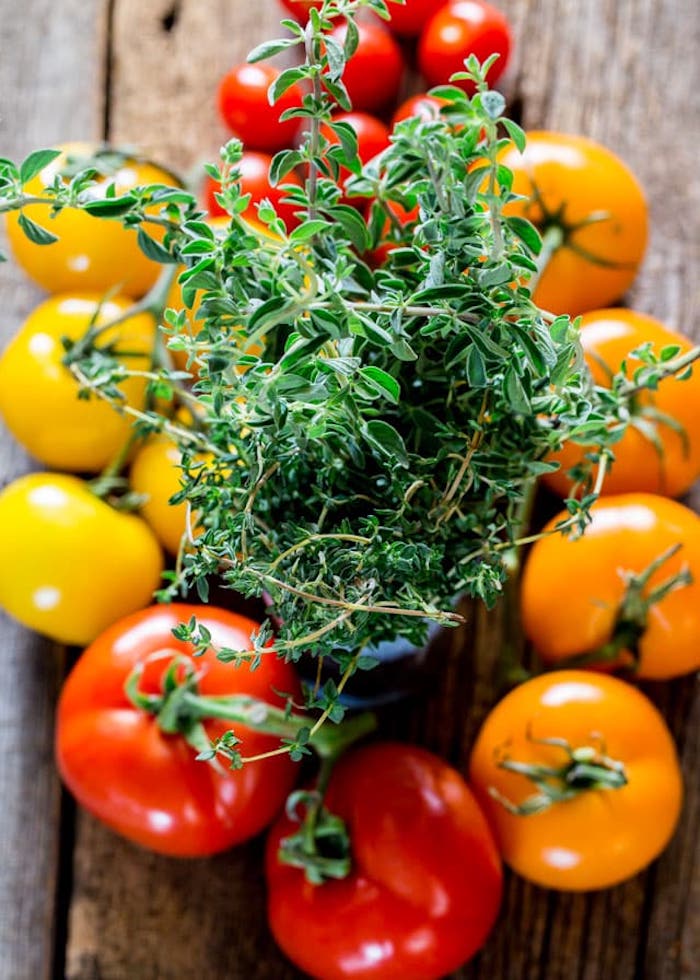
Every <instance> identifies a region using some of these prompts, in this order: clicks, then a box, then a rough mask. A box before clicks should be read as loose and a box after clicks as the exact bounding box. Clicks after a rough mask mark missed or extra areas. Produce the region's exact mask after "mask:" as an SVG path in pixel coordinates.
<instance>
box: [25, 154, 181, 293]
mask: <svg viewBox="0 0 700 980" xmlns="http://www.w3.org/2000/svg"><path fill="white" fill-rule="evenodd" d="M56 149H59V150H61V151H62V154H61V156H59V157H57V158H56V159H55V160H54V161H53V162H52V163H50V164H49V165H48V166H47V167H44V169H43V170H42V171H41V173H40V174H38V175H37V176H36V177H34V178H33V179H32V180H30V181H29V182H28V183H27V184H26V185H25V188H24V190H25V193H27V194H30V195H32V196H37V197H41V196H42V191H43V189H44V187H46V186H48V185H51V184H52V183H53V181H54V179H55V177H56V176H57V175H58V174H59V173H60V171H61V168H62V167H64V166H65V164H66V157H67V156H76V157H83V156H85V157H89V156H90V155H91V154H93V153H94V152H95V151H96V150H97V149H98V147H97V146H96V145H92V144H88V143H64V144H60V145H59V146H57V147H56ZM111 184H114V185H115V188H116V193H117V195H119V194H123V193H125V192H126V191H128V190H130V189H131V188H132V187H136V186H141V185H147V184H167V185H168V186H170V187H179V186H180V184H179V182H178V181H177V179H176V178H175V177H174V176H173V175H172V174H170V173H168V172H167V171H165V170H162V169H161V168H160V167H157V166H155V165H154V164H151V163H143V162H140V161H135V160H128V159H127V160H125V161H124V163H123V165H122V166H120V167H119V168H118V170H117V171H116V173H115V174H114V175H112V176H110V177H105V178H102V179H100V180H99V181H98V184H97V185H96V187H95V188H94V189H93V193H94V194H95V195H98V194H100V195H104V194H105V193H106V191H107V188H108V187H109V186H110V185H111ZM50 210H51V208H50V205H48V204H28V205H26V206H25V207H24V208H23V209H22V211H23V213H24V214H25V215H26V216H27V217H28V218H31V219H32V221H36V222H37V223H38V224H40V225H42V226H43V227H44V228H46V229H48V231H50V232H52V233H53V234H54V235H58V241H57V242H53V243H52V244H51V245H36V244H35V243H34V242H31V241H30V240H29V239H28V238H27V237H26V235H25V234H24V232H23V231H22V229H21V228H20V226H19V221H18V217H19V212H17V213H12V214H8V215H7V237H8V240H9V243H10V247H11V249H12V252H13V255H14V257H15V259H16V260H17V264H18V265H19V266H21V268H22V269H23V270H24V272H25V273H26V274H27V275H28V276H29V277H30V278H31V279H33V280H34V281H35V282H36V283H38V284H39V285H40V286H41V287H42V288H43V289H45V290H46V291H47V292H49V293H69V292H91V293H99V294H100V295H104V294H105V293H107V292H108V291H109V290H111V289H113V288H114V287H115V286H116V287H117V288H118V289H119V292H120V293H123V294H124V295H126V296H130V297H132V298H133V299H137V298H138V297H140V296H143V295H144V293H147V292H148V290H149V289H150V288H151V286H152V285H153V284H154V283H155V281H156V279H157V278H158V274H159V273H160V271H161V269H162V266H161V265H159V264H158V263H157V262H154V261H153V260H152V259H149V258H146V256H145V255H144V253H143V252H142V251H141V249H140V248H139V246H138V243H137V239H136V230H135V229H133V228H124V227H123V226H122V225H121V224H120V223H119V222H118V221H105V220H103V219H100V218H96V217H92V216H91V215H89V214H88V213H87V212H85V211H79V210H76V209H74V208H65V209H64V210H63V211H61V213H60V214H58V215H56V217H54V218H51V217H50V216H49V212H50ZM145 227H146V230H147V231H148V234H149V235H151V236H152V237H155V238H158V237H159V233H158V231H154V230H153V228H152V227H151V226H150V225H147V226H145ZM161 237H162V236H161Z"/></svg>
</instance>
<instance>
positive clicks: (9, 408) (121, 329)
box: [0, 293, 156, 472]
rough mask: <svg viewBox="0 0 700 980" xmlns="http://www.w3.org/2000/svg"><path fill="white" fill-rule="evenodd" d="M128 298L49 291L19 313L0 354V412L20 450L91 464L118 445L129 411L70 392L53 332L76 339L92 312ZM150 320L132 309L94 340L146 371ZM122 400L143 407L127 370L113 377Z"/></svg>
mask: <svg viewBox="0 0 700 980" xmlns="http://www.w3.org/2000/svg"><path fill="white" fill-rule="evenodd" d="M130 305H131V301H130V300H129V299H127V298H125V297H119V296H117V297H114V298H113V299H110V300H107V301H105V302H104V303H102V304H101V305H100V297H99V296H98V295H97V294H89V293H81V294H77V295H68V296H54V297H52V298H51V299H48V300H46V301H45V302H43V303H41V304H40V305H39V306H38V307H37V308H36V309H35V310H34V312H33V313H31V314H30V315H29V317H28V318H27V319H26V320H25V322H24V324H23V325H22V327H21V329H20V330H19V332H18V333H17V334H16V335H15V336H14V338H13V339H12V340H11V341H10V343H9V345H8V346H7V348H6V350H5V351H4V353H3V354H2V356H1V357H0V414H1V415H2V416H3V418H4V420H5V424H6V425H7V427H8V429H9V430H10V432H12V434H13V435H14V436H15V438H16V439H17V440H18V441H19V442H20V443H21V444H22V445H23V446H24V448H25V449H26V450H27V452H29V453H31V455H32V456H34V457H36V459H39V460H41V462H42V463H45V464H46V465H47V466H54V467H56V468H58V469H63V470H71V471H72V472H82V471H87V472H97V471H98V470H101V469H102V468H103V467H104V466H106V465H107V463H109V461H110V460H111V459H112V458H113V457H114V456H115V454H116V453H117V452H118V451H119V450H120V449H121V448H122V446H123V445H124V442H125V441H126V439H127V438H128V436H129V433H130V430H131V419H130V418H129V417H128V416H127V415H122V414H119V413H117V411H115V409H114V408H112V406H111V405H110V404H108V403H107V402H106V401H103V400H102V399H101V398H99V397H98V396H95V395H93V396H91V397H90V399H89V400H88V401H85V400H83V399H78V392H79V390H80V385H79V383H78V381H77V380H76V378H75V377H74V376H73V374H72V373H71V372H70V370H69V369H68V368H67V367H64V365H63V364H62V363H61V361H62V358H63V356H64V354H65V350H64V348H63V345H62V344H61V339H62V338H63V337H67V338H69V339H71V340H77V339H78V338H80V337H81V336H83V334H84V333H85V332H86V331H87V329H88V326H89V324H90V321H91V319H92V317H93V316H95V314H96V313H98V310H99V313H98V315H97V319H96V324H97V325H98V326H99V325H100V324H104V323H109V322H110V321H111V320H114V319H116V318H117V317H119V316H122V315H123V314H124V313H125V312H126V311H127V310H128V309H129V306H130ZM155 331H156V324H155V321H154V320H153V317H151V316H150V315H148V314H145V313H140V314H137V315H135V316H133V317H130V318H129V319H128V320H125V321H124V322H123V323H120V324H118V325H117V326H116V327H114V328H112V329H109V330H106V331H105V333H104V334H102V335H101V336H100V337H99V339H98V343H99V344H103V343H109V342H110V341H112V342H115V343H116V347H115V352H116V353H117V354H118V353H119V352H120V351H129V352H130V354H132V353H137V354H138V356H137V357H133V356H130V357H129V358H128V360H127V359H126V358H123V359H122V361H123V363H124V364H125V365H127V366H128V367H129V368H131V369H133V370H141V371H147V370H148V369H149V367H150V362H151V351H152V349H153V344H154V341H155ZM119 389H120V391H122V392H123V394H124V397H125V403H126V404H128V405H132V406H135V407H138V408H142V407H143V403H144V397H145V391H146V381H145V380H144V379H143V378H128V379H127V380H125V381H123V382H122V383H121V384H120V385H119Z"/></svg>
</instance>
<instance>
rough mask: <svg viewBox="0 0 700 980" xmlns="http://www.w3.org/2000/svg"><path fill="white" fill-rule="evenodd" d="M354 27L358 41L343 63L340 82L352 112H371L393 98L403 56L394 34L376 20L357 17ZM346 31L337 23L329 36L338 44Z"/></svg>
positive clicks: (401, 70) (400, 75)
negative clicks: (348, 99) (354, 50)
mask: <svg viewBox="0 0 700 980" xmlns="http://www.w3.org/2000/svg"><path fill="white" fill-rule="evenodd" d="M357 30H358V33H359V45H358V48H357V51H356V52H355V54H353V56H352V57H351V58H350V59H349V61H348V62H347V64H346V65H345V71H344V72H343V83H344V85H345V87H346V88H347V90H348V95H349V96H350V101H351V102H352V107H353V109H354V110H355V111H356V112H358V111H360V112H375V111H379V110H381V109H384V108H386V106H387V105H392V104H394V103H395V102H396V98H397V96H398V94H399V88H400V86H401V79H402V76H403V69H404V62H403V56H402V54H401V48H400V47H399V46H398V44H397V43H396V41H395V40H394V38H393V37H392V36H391V34H389V32H388V31H386V30H385V29H384V28H383V27H382V26H381V25H380V24H379V23H373V22H372V21H360V22H359V23H358V24H357ZM346 34H347V26H346V25H345V24H338V26H337V27H335V28H334V29H333V31H332V34H331V37H333V38H334V39H335V40H336V41H337V42H338V44H341V45H342V44H344V43H345V36H346Z"/></svg>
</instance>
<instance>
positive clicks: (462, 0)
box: [418, 0, 511, 94]
mask: <svg viewBox="0 0 700 980" xmlns="http://www.w3.org/2000/svg"><path fill="white" fill-rule="evenodd" d="M510 49H511V35H510V26H509V24H508V21H507V20H506V18H505V17H504V15H503V14H502V13H501V12H500V10H496V8H495V7H492V6H491V4H489V3H484V2H483V0H452V2H451V3H450V4H448V5H447V6H445V7H441V9H440V10H438V12H437V13H436V14H435V16H434V17H432V18H431V19H430V20H429V21H428V23H427V24H426V27H425V30H424V31H423V33H422V34H421V38H420V42H419V44H418V66H419V68H420V71H421V73H422V75H423V76H424V78H425V79H426V80H427V81H428V83H429V84H430V85H444V84H445V83H446V82H449V80H450V77H451V76H452V75H453V74H454V73H455V72H457V71H464V61H465V58H468V57H469V55H471V54H474V55H476V57H477V58H478V59H479V61H482V62H483V61H486V59H487V58H488V57H489V55H492V54H498V55H500V57H499V59H498V61H497V62H496V63H495V64H494V65H493V66H492V67H491V69H490V71H489V73H488V80H489V84H491V85H493V84H494V83H495V82H496V81H497V80H498V79H499V78H500V77H501V75H502V74H503V71H504V69H505V67H506V64H507V63H508V56H509V55H510ZM455 84H456V85H459V86H460V87H461V88H463V89H464V90H465V91H466V92H469V93H470V94H471V93H473V91H474V86H473V85H472V83H471V82H466V81H463V82H456V83H455Z"/></svg>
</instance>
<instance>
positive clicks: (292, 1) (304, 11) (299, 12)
mask: <svg viewBox="0 0 700 980" xmlns="http://www.w3.org/2000/svg"><path fill="white" fill-rule="evenodd" d="M280 3H281V4H282V6H283V7H286V8H287V10H288V11H289V12H290V13H291V14H293V15H294V16H295V17H296V19H297V20H300V21H301V22H302V23H306V21H307V20H308V19H309V11H310V10H311V8H312V7H315V8H316V10H320V9H321V7H322V6H323V0H280Z"/></svg>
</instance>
